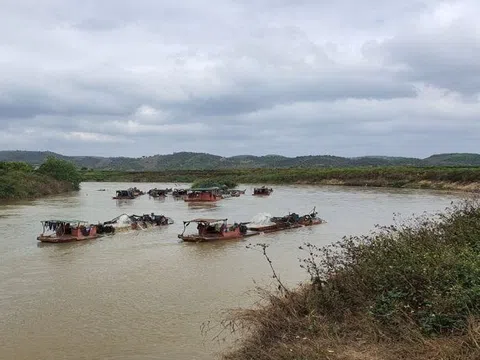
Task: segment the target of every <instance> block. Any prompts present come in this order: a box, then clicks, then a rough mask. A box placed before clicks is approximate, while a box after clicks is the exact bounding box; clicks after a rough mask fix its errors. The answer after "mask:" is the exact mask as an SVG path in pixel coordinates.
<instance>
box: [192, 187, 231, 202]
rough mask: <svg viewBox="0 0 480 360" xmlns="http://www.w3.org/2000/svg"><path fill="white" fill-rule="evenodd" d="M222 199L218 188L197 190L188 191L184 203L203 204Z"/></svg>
mask: <svg viewBox="0 0 480 360" xmlns="http://www.w3.org/2000/svg"><path fill="white" fill-rule="evenodd" d="M221 199H223V197H222V194H221V191H220V188H218V187H211V188H197V189H191V190H190V191H188V193H187V196H186V197H185V199H184V200H185V201H190V202H203V201H218V200H221Z"/></svg>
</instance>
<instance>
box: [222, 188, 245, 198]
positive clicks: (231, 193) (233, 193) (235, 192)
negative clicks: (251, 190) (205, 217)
mask: <svg viewBox="0 0 480 360" xmlns="http://www.w3.org/2000/svg"><path fill="white" fill-rule="evenodd" d="M245 191H246V189H245V190H237V189H233V190H225V194H228V196H232V197H240V195H242V194H245Z"/></svg>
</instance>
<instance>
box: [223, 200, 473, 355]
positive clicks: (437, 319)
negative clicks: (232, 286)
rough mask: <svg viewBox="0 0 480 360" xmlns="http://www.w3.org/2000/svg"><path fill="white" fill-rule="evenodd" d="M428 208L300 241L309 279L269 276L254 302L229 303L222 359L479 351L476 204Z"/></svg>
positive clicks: (465, 353)
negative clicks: (323, 243)
mask: <svg viewBox="0 0 480 360" xmlns="http://www.w3.org/2000/svg"><path fill="white" fill-rule="evenodd" d="M436 215H438V216H431V217H427V216H423V217H420V218H417V219H413V220H411V221H408V222H406V223H403V224H395V225H394V226H389V227H384V228H378V229H377V230H376V232H375V233H373V234H370V235H366V236H361V237H348V238H344V239H343V240H341V241H340V242H338V243H335V244H333V245H330V246H328V247H325V248H318V247H316V246H314V245H311V244H305V245H304V246H303V247H304V250H306V258H305V259H304V260H303V261H302V267H303V268H304V269H305V270H306V271H307V273H308V275H309V276H310V281H308V282H306V283H304V284H303V285H302V286H301V287H299V288H297V289H293V290H292V289H287V288H285V287H284V286H283V284H282V283H281V281H280V279H278V278H277V284H278V289H279V290H277V291H274V292H269V291H265V290H260V294H261V295H262V302H261V303H260V305H259V306H258V307H257V308H255V309H246V310H245V309H241V310H238V311H235V312H232V313H231V316H230V317H229V318H228V319H227V320H226V322H225V326H226V327H227V328H228V329H235V332H236V333H237V334H238V335H240V342H239V344H238V347H237V348H236V349H234V350H233V351H231V352H230V353H228V354H225V355H224V357H223V359H225V360H247V359H257V360H273V359H308V360H310V359H319V360H320V359H325V360H327V359H328V360H340V359H342V360H359V359H361V360H372V359H382V360H394V359H395V360H396V359H412V360H427V359H428V360H433V359H443V360H460V359H461V360H474V359H479V358H480V345H479V344H480V246H479V242H478V241H479V239H480V205H479V203H478V202H476V201H473V200H471V201H468V202H465V203H461V204H459V205H454V206H453V207H452V208H450V209H447V210H446V211H445V212H443V213H441V214H436ZM260 247H263V249H266V248H265V245H260ZM267 253H268V252H267ZM267 253H266V254H267ZM266 256H268V255H266ZM267 260H269V259H267ZM274 265H275V264H273V266H274ZM274 275H275V274H274Z"/></svg>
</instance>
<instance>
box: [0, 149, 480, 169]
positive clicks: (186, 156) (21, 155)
mask: <svg viewBox="0 0 480 360" xmlns="http://www.w3.org/2000/svg"><path fill="white" fill-rule="evenodd" d="M52 155H53V156H56V157H58V158H61V159H64V160H69V161H71V162H73V163H75V164H76V165H77V166H78V167H80V168H82V167H85V168H89V169H99V170H119V171H158V170H210V169H249V168H323V167H358V166H480V154H466V153H465V154H464V153H453V154H436V155H432V156H430V157H427V158H425V159H417V158H408V157H389V156H362V157H354V158H347V157H340V156H332V155H308V156H297V157H286V156H280V155H265V156H253V155H238V156H232V157H222V156H218V155H212V154H206V153H194V152H177V153H173V154H167V155H153V156H142V157H140V158H129V157H97V156H65V155H61V154H56V153H53V152H49V151H0V161H24V162H27V163H29V164H31V165H33V166H38V165H40V164H41V163H43V162H44V161H45V159H46V158H47V157H48V156H52Z"/></svg>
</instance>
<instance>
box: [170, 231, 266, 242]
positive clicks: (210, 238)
mask: <svg viewBox="0 0 480 360" xmlns="http://www.w3.org/2000/svg"><path fill="white" fill-rule="evenodd" d="M258 234H259V233H257V232H251V233H247V234H234V235H225V236H200V235H178V238H179V239H182V240H183V241H185V242H207V241H219V240H237V239H243V238H247V237H250V236H254V235H258Z"/></svg>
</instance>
